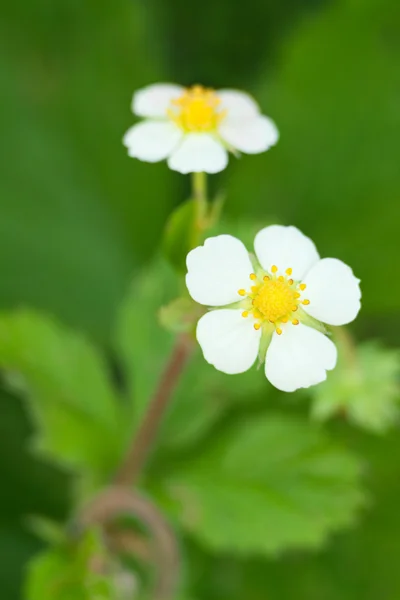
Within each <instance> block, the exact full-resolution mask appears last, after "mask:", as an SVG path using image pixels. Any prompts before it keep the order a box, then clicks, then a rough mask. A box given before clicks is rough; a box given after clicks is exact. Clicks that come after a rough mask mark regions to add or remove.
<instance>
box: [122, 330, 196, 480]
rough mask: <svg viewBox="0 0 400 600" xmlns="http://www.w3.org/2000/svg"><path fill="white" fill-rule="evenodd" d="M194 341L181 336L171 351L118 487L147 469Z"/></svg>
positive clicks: (127, 457) (131, 448)
mask: <svg viewBox="0 0 400 600" xmlns="http://www.w3.org/2000/svg"><path fill="white" fill-rule="evenodd" d="M191 350H192V342H191V340H190V339H189V338H188V337H186V336H183V335H182V336H181V337H179V338H178V341H177V343H176V345H175V348H174V349H173V351H172V354H171V357H170V359H169V361H168V363H167V365H166V367H165V371H164V373H163V375H162V376H161V379H160V381H159V383H158V387H157V389H156V392H155V394H154V396H153V398H152V400H151V401H150V404H149V407H148V409H147V412H146V414H145V416H144V419H143V422H142V424H141V425H140V427H139V430H138V432H137V434H136V436H135V437H134V439H133V441H132V444H131V446H130V448H129V449H128V452H127V454H126V458H125V460H124V461H123V463H122V465H121V467H120V469H119V471H118V473H117V475H116V478H115V482H116V483H117V484H119V485H131V484H132V483H136V480H137V479H138V477H139V475H140V473H141V471H142V468H143V467H144V465H145V463H146V460H147V458H148V455H149V453H150V450H151V448H152V446H153V443H154V440H155V438H156V435H157V432H158V429H159V426H160V423H161V420H162V418H163V416H164V413H165V410H166V408H167V406H168V403H169V401H170V399H171V396H172V393H173V391H174V389H175V387H176V385H177V383H178V380H179V377H180V375H181V373H182V371H183V369H184V367H185V365H186V362H187V361H188V359H189V356H190V354H191Z"/></svg>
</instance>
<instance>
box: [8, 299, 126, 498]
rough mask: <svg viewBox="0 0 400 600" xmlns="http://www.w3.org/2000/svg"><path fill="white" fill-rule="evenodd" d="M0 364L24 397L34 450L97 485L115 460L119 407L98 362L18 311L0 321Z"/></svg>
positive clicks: (54, 327)
mask: <svg viewBox="0 0 400 600" xmlns="http://www.w3.org/2000/svg"><path fill="white" fill-rule="evenodd" d="M0 361H1V364H2V366H3V368H4V369H7V371H8V373H9V375H8V382H9V384H10V385H11V386H13V387H14V388H16V389H18V390H20V391H22V392H23V394H24V395H25V396H26V397H27V401H28V407H29V410H30V411H31V413H32V417H33V419H34V422H35V425H36V432H35V438H34V444H33V446H34V448H35V450H36V451H38V452H40V453H41V454H44V455H45V456H46V457H47V458H51V460H52V461H56V462H57V463H58V464H62V465H64V466H66V467H68V468H73V469H75V470H77V471H78V472H79V473H83V474H84V475H85V477H84V479H83V480H82V482H84V487H85V489H86V491H88V490H89V489H91V488H92V487H93V486H94V485H96V484H99V482H100V481H103V480H104V479H105V477H106V476H107V475H108V474H109V473H110V471H111V470H112V468H113V467H115V464H116V461H117V457H118V456H119V455H120V452H121V447H120V439H121V437H120V431H121V424H122V418H121V417H122V415H119V414H118V404H120V403H121V401H120V399H119V398H118V396H117V394H116V393H115V391H114V390H113V388H112V386H111V385H110V382H109V381H108V376H107V369H106V366H105V363H104V361H103V360H102V359H101V357H100V356H99V355H98V354H97V352H96V350H95V349H94V348H93V347H92V346H91V345H90V344H89V343H88V342H87V341H86V340H85V339H84V338H82V337H81V336H80V335H78V334H72V333H70V332H69V331H68V330H66V329H65V328H63V327H62V326H60V325H58V324H56V323H55V322H54V321H53V320H51V319H47V318H45V317H43V316H40V315H38V314H36V313H33V312H29V311H21V312H17V313H15V314H11V315H5V314H3V315H1V316H0Z"/></svg>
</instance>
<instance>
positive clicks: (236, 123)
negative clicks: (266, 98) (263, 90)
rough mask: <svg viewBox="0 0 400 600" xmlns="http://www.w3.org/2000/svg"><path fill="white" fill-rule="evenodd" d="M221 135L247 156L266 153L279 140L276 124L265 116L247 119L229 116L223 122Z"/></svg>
mask: <svg viewBox="0 0 400 600" xmlns="http://www.w3.org/2000/svg"><path fill="white" fill-rule="evenodd" d="M219 134H220V136H221V138H222V139H223V140H224V141H225V142H227V143H228V144H229V145H230V146H232V147H233V148H235V149H236V150H240V151H241V152H246V153H247V154H258V153H259V152H265V150H268V148H270V147H271V146H273V145H274V144H276V142H277V141H278V139H279V132H278V129H277V127H276V125H275V123H274V122H273V121H272V120H271V119H269V118H268V117H264V116H263V115H257V116H255V117H250V118H246V119H240V118H233V117H229V116H228V117H227V118H226V119H224V120H223V121H222V122H221V124H220V126H219Z"/></svg>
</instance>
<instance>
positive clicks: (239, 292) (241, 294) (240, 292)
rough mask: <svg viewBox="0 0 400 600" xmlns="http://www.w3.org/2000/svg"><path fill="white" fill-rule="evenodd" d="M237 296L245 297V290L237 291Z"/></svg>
mask: <svg viewBox="0 0 400 600" xmlns="http://www.w3.org/2000/svg"><path fill="white" fill-rule="evenodd" d="M238 294H239V296H245V295H246V290H244V289H243V288H241V289H240V290H238Z"/></svg>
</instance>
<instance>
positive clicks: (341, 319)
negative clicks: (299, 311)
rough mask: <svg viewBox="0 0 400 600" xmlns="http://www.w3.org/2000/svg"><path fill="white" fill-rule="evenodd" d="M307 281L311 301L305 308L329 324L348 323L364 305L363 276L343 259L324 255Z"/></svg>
mask: <svg viewBox="0 0 400 600" xmlns="http://www.w3.org/2000/svg"><path fill="white" fill-rule="evenodd" d="M304 283H305V284H306V285H307V288H306V290H305V292H304V295H305V297H307V298H308V299H309V300H310V304H309V305H308V306H304V307H303V309H304V310H305V311H307V312H308V314H309V315H311V316H312V317H314V318H315V319H318V320H319V321H323V322H324V323H328V325H345V324H346V323H350V322H351V321H353V320H354V319H355V318H356V316H357V314H358V311H359V310H360V308H361V302H360V298H361V290H360V285H359V284H360V280H359V279H357V277H354V274H353V271H352V270H351V268H350V267H349V266H348V265H346V264H345V263H344V262H342V261H341V260H337V259H336V258H323V259H322V260H320V261H319V262H317V264H316V265H314V266H313V268H312V269H311V270H310V271H309V273H307V275H306V277H305V279H304Z"/></svg>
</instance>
